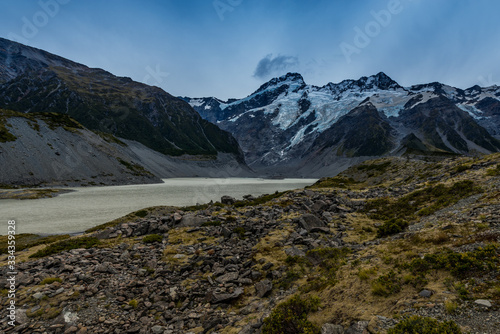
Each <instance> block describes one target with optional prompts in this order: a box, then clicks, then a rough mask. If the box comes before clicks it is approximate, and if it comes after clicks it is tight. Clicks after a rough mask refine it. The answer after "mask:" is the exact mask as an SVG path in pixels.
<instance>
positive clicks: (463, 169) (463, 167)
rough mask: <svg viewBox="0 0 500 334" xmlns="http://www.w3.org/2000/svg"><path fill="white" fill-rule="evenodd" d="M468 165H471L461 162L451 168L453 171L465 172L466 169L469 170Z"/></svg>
mask: <svg viewBox="0 0 500 334" xmlns="http://www.w3.org/2000/svg"><path fill="white" fill-rule="evenodd" d="M470 167H471V166H470V165H467V164H463V165H459V166H457V167H455V168H453V170H454V171H455V173H462V172H465V171H466V170H469V169H470Z"/></svg>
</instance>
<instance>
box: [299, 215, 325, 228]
mask: <svg viewBox="0 0 500 334" xmlns="http://www.w3.org/2000/svg"><path fill="white" fill-rule="evenodd" d="M298 223H299V226H300V227H302V228H304V229H306V230H307V231H308V232H311V230H313V229H317V228H323V227H327V226H326V224H325V223H324V222H323V221H322V220H321V219H319V218H318V217H316V216H315V215H312V214H309V213H306V214H304V215H302V217H300V218H299V221H298Z"/></svg>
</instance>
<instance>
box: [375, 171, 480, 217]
mask: <svg viewBox="0 0 500 334" xmlns="http://www.w3.org/2000/svg"><path fill="white" fill-rule="evenodd" d="M479 191H480V188H478V187H476V186H475V185H474V182H473V181H470V180H465V181H459V182H456V183H454V184H453V185H451V186H445V185H444V184H437V185H435V186H429V187H426V188H424V189H420V190H416V191H414V192H412V193H410V194H408V195H405V196H403V197H401V198H399V199H397V200H396V201H390V200H389V199H388V198H379V199H375V200H371V201H368V203H367V205H366V207H365V211H366V212H368V213H369V212H370V211H372V210H376V212H372V213H369V216H370V218H372V219H378V220H385V221H388V220H390V219H393V218H396V219H397V218H399V219H404V220H408V221H409V220H412V219H416V218H417V217H418V216H426V215H430V214H432V213H434V212H436V211H437V210H439V209H442V208H445V207H447V206H450V205H452V204H455V203H456V202H458V201H459V200H461V199H462V198H466V197H468V196H471V195H473V194H476V193H478V192H479Z"/></svg>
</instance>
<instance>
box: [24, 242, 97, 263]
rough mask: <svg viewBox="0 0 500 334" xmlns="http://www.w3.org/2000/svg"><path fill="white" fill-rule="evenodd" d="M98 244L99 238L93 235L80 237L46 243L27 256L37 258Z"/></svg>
mask: <svg viewBox="0 0 500 334" xmlns="http://www.w3.org/2000/svg"><path fill="white" fill-rule="evenodd" d="M99 244H100V241H99V239H97V238H95V237H81V238H75V239H70V240H64V241H59V242H56V243H53V244H51V245H48V246H47V247H45V248H44V249H41V250H39V251H38V252H36V253H34V254H31V255H30V256H29V257H30V258H39V257H44V256H49V255H52V254H56V253H60V252H62V251H67V250H71V249H76V248H91V247H94V246H97V245H99Z"/></svg>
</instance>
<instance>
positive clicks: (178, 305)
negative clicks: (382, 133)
mask: <svg viewBox="0 0 500 334" xmlns="http://www.w3.org/2000/svg"><path fill="white" fill-rule="evenodd" d="M499 163H500V155H491V156H486V157H483V158H480V159H479V158H476V159H472V158H460V159H458V158H456V159H449V160H443V161H425V160H409V159H404V158H391V159H381V160H377V161H371V162H365V163H364V164H363V165H359V166H355V167H352V168H350V169H349V170H347V171H345V172H344V173H342V174H341V175H339V176H337V177H335V178H329V179H322V180H320V181H319V182H318V183H317V184H315V185H314V186H312V187H310V188H308V189H303V190H295V191H289V192H285V193H276V194H272V195H268V196H263V197H260V198H253V197H251V196H248V197H247V198H246V199H245V200H243V201H236V200H234V199H232V198H230V197H223V198H222V199H221V203H210V204H207V205H203V206H199V207H189V208H170V207H155V208H149V209H145V210H141V211H138V212H135V213H132V214H130V215H128V216H126V217H123V218H121V219H119V220H117V221H114V222H110V223H109V224H106V225H104V226H101V227H98V228H96V229H93V230H91V231H87V233H86V234H84V235H82V236H78V237H74V238H71V239H65V240H62V241H57V242H55V243H52V244H49V245H37V246H32V247H28V248H27V249H25V250H23V251H20V252H18V254H17V258H18V262H21V263H20V264H18V267H17V270H18V272H19V274H18V275H17V296H16V298H17V300H16V305H17V312H16V321H17V324H16V326H14V327H12V326H9V325H8V323H7V321H6V320H4V321H2V324H1V330H2V331H4V332H6V333H248V334H251V333H320V332H321V333H324V334H328V333H336V334H342V333H349V334H356V333H359V334H362V333H363V334H364V333H379V332H381V333H385V332H387V331H388V330H389V331H391V330H392V331H393V332H392V333H398V332H394V331H395V330H396V329H397V328H398V327H397V326H398V323H399V324H400V325H402V324H403V323H404V322H405V321H407V320H408V319H415V318H411V316H415V315H416V316H420V317H430V318H433V319H436V320H438V321H439V324H445V325H446V326H450V328H451V327H453V326H456V327H453V328H456V329H457V330H458V331H462V332H464V333H466V332H471V333H498V332H500V309H499V305H500V304H499V302H500V283H499V279H500V250H499V248H498V243H499V241H500V177H499V175H500V167H497V166H500V165H499ZM51 241H53V239H51ZM1 260H2V264H6V260H7V257H6V256H3V257H2V258H1ZM7 271H8V270H7V268H6V267H5V266H4V267H2V269H1V275H2V277H1V280H0V288H1V289H4V290H2V296H6V295H7V290H6V287H7V285H6V284H7V283H6V279H5V276H6V273H7ZM7 303H8V300H7V298H6V297H5V298H4V297H2V304H3V306H2V308H3V311H2V312H3V313H2V317H4V315H5V308H6V306H7ZM283 305H284V306H283ZM297 310H298V311H297ZM295 311H297V312H295ZM423 319H424V318H423ZM425 319H427V318H425ZM446 321H453V323H452V322H446ZM391 328H393V329H391ZM449 333H452V332H451V331H450V332H449ZM453 333H454V332H453Z"/></svg>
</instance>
